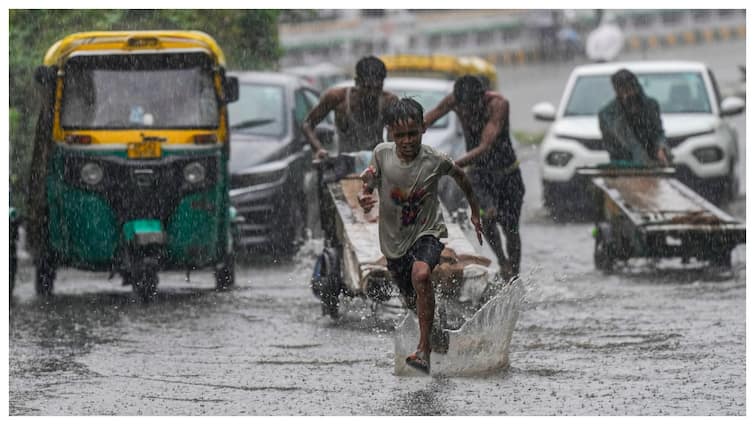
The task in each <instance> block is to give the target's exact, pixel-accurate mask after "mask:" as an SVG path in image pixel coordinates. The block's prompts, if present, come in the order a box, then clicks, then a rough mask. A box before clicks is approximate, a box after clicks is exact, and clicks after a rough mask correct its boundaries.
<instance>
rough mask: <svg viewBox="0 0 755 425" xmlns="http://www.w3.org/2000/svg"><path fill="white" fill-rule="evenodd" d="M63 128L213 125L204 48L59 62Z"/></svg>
mask: <svg viewBox="0 0 755 425" xmlns="http://www.w3.org/2000/svg"><path fill="white" fill-rule="evenodd" d="M64 72H65V77H64V82H63V102H62V111H61V125H62V126H63V128H65V129H82V128H86V129H143V128H171V129H174V128H217V126H218V121H219V113H218V100H217V96H216V94H215V87H214V84H213V71H212V61H211V59H210V57H209V56H207V55H206V54H205V53H172V54H138V55H137V54H135V55H96V56H94V55H87V56H78V57H73V58H71V59H70V60H69V61H68V62H67V63H66V65H65V69H64Z"/></svg>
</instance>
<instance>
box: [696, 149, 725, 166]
mask: <svg viewBox="0 0 755 425" xmlns="http://www.w3.org/2000/svg"><path fill="white" fill-rule="evenodd" d="M692 155H695V158H697V160H698V161H699V162H700V163H701V164H708V163H711V162H718V161H720V160H722V159H723V158H724V151H723V150H721V148H719V147H718V146H708V147H704V148H697V149H695V150H694V151H692Z"/></svg>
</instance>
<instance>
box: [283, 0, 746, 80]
mask: <svg viewBox="0 0 755 425" xmlns="http://www.w3.org/2000/svg"><path fill="white" fill-rule="evenodd" d="M606 16H609V17H610V18H611V19H613V20H614V21H615V23H616V24H617V25H618V26H619V27H620V28H621V30H622V31H623V32H624V36H625V38H624V42H625V44H626V48H628V49H630V48H631V49H645V48H653V47H656V45H664V44H671V43H679V44H682V43H692V42H698V41H702V40H704V39H707V38H721V37H728V36H740V37H744V26H745V11H744V10H743V9H694V10H688V9H687V10H684V9H673V10H668V9H650V10H642V9H632V10H594V9H579V10H570V9H566V10H564V9H555V10H547V9H546V10H544V9H540V10H524V9H494V10H432V9H398V10H395V9H391V10H389V9H356V10H342V9H338V10H332V9H327V10H287V11H285V12H284V13H282V15H281V19H280V23H279V36H280V42H281V46H282V47H283V49H284V55H283V57H282V58H281V61H280V65H281V66H282V67H291V66H302V65H311V64H316V63H321V62H332V63H334V64H337V65H340V66H346V67H350V66H351V65H352V64H353V63H354V62H355V61H356V60H357V59H358V58H359V57H361V56H363V55H367V54H373V55H384V54H399V53H407V54H447V55H459V56H469V55H477V56H481V57H483V58H485V59H487V60H489V61H491V62H493V63H496V64H505V63H522V62H524V61H533V60H563V59H569V58H571V57H573V56H576V55H583V54H584V43H585V39H586V37H587V35H588V34H589V33H590V32H591V31H593V30H594V29H595V28H596V27H597V26H598V25H599V24H600V22H601V21H603V22H605V18H606ZM721 28H723V30H721Z"/></svg>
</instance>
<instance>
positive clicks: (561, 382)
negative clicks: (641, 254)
mask: <svg viewBox="0 0 755 425" xmlns="http://www.w3.org/2000/svg"><path fill="white" fill-rule="evenodd" d="M742 46H743V43H742ZM740 53H741V58H742V60H743V59H744V48H743V47H742V51H741V52H740ZM503 78H504V81H505V79H506V78H507V77H506V76H505V75H504V77H503ZM556 78H558V77H553V80H547V81H546V82H545V83H544V84H552V85H554V86H559V87H560V84H562V82H561V81H558V82H554V81H555V79H556ZM721 79H722V80H723V78H721ZM504 85H505V83H504ZM559 90H560V88H559ZM558 95H560V91H559V92H558ZM558 95H556V96H555V97H556V98H557V97H558ZM539 100H541V99H540V98H539V97H538V98H532V99H531V102H530V101H524V100H523V101H522V104H523V105H522V108H527V109H529V107H530V106H531V104H534V103H535V102H537V101H539ZM736 120H740V121H738V123H739V124H738V126H739V128H740V138H741V140H740V142H741V144H742V145H744V117H741V118H740V117H737V118H736ZM514 127H515V128H516V125H514ZM742 152H744V150H742ZM536 154H537V150H536V148H534V147H532V148H531V147H521V149H520V151H519V157H520V160H521V162H522V169H523V175H524V179H525V184H526V187H527V194H526V197H525V204H524V211H523V215H522V223H521V227H522V240H523V260H522V270H523V276H522V277H523V284H524V286H525V288H526V290H527V297H526V299H525V303H524V304H523V305H522V308H521V312H520V314H519V320H518V322H517V326H516V329H515V331H514V334H513V339H512V342H511V352H510V363H511V366H510V367H509V368H508V369H507V370H505V371H502V372H500V373H498V374H495V375H492V376H484V377H475V378H409V377H397V376H394V374H393V330H394V327H395V326H396V325H397V324H398V323H399V321H400V319H401V318H402V314H401V312H400V310H397V309H394V308H390V307H380V308H378V309H377V311H374V312H373V310H372V308H371V307H372V306H371V305H370V304H369V303H367V302H364V301H362V300H359V299H357V300H346V301H344V304H343V310H344V311H345V314H344V316H343V317H342V318H341V319H339V320H338V321H333V320H331V319H329V318H326V317H322V316H321V313H320V305H319V303H318V301H317V300H316V299H315V298H314V296H313V295H312V293H311V291H310V289H309V287H308V282H309V278H310V275H311V271H312V265H313V263H314V260H315V257H316V255H317V254H318V253H319V252H320V249H321V247H322V246H321V244H322V242H321V240H319V239H314V240H311V241H310V242H308V243H307V244H306V245H305V246H304V247H303V248H302V249H301V251H300V252H299V255H298V256H297V258H296V259H295V260H294V261H291V262H286V263H268V262H265V261H257V262H255V263H244V264H240V265H238V266H237V271H236V273H237V287H236V289H235V290H233V291H230V292H222V293H218V292H215V291H214V279H213V277H212V275H211V274H210V273H208V272H202V273H195V274H192V275H191V282H188V283H187V282H186V280H185V275H184V274H181V273H163V274H161V277H160V278H161V282H160V286H159V288H160V295H159V296H158V298H157V300H156V301H155V302H153V303H150V304H144V303H141V302H138V301H137V298H136V297H135V296H134V295H133V294H132V293H131V291H130V288H128V287H121V286H120V283H119V281H118V278H117V277H116V278H115V279H113V280H112V281H108V280H107V278H108V276H107V274H106V273H87V272H79V271H74V270H64V271H61V272H60V273H59V274H58V280H57V281H56V287H55V294H56V295H55V296H54V297H52V298H50V299H40V298H37V297H36V296H35V295H34V293H33V292H34V290H33V282H32V276H33V269H32V268H31V266H30V264H29V262H28V261H22V262H21V266H20V269H19V276H18V281H17V286H16V292H15V295H14V297H13V300H12V305H11V308H10V322H9V339H10V347H9V357H10V362H9V375H10V376H9V408H10V414H11V415H478V414H479V415H744V414H745V413H746V411H745V382H746V378H745V362H746V357H745V354H746V351H745V313H746V308H745V293H746V291H745V274H746V260H745V252H746V249H745V247H744V246H740V247H738V248H737V249H736V250H735V251H734V252H733V258H732V260H733V269H732V271H731V272H725V273H716V272H714V271H707V270H704V269H701V268H700V267H699V266H697V265H695V264H694V263H692V264H690V265H686V266H682V265H681V264H680V263H679V262H674V261H663V262H659V263H647V262H637V263H633V264H632V267H630V268H627V269H622V270H620V271H619V272H617V273H615V274H611V275H604V274H603V273H601V272H599V271H597V270H595V268H594V266H593V263H592V252H593V244H594V240H593V238H592V236H591V231H592V228H593V224H591V223H568V224H561V223H554V222H553V221H552V220H551V219H550V218H549V217H548V216H547V214H546V212H545V211H544V210H543V208H542V206H541V201H540V187H539V174H538V170H537V163H536ZM743 167H744V165H743ZM742 183H743V184H742V187H744V182H742ZM744 203H745V199H744V197H742V199H740V200H738V201H737V202H735V203H734V204H733V205H731V206H729V207H728V208H727V210H728V211H730V212H731V213H732V214H733V215H735V216H737V217H738V218H740V219H742V220H744V217H745V207H744ZM22 259H23V258H22Z"/></svg>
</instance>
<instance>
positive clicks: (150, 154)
mask: <svg viewBox="0 0 755 425" xmlns="http://www.w3.org/2000/svg"><path fill="white" fill-rule="evenodd" d="M160 156H162V149H161V148H160V143H159V142H154V141H145V142H139V143H129V144H128V157H129V158H160Z"/></svg>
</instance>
